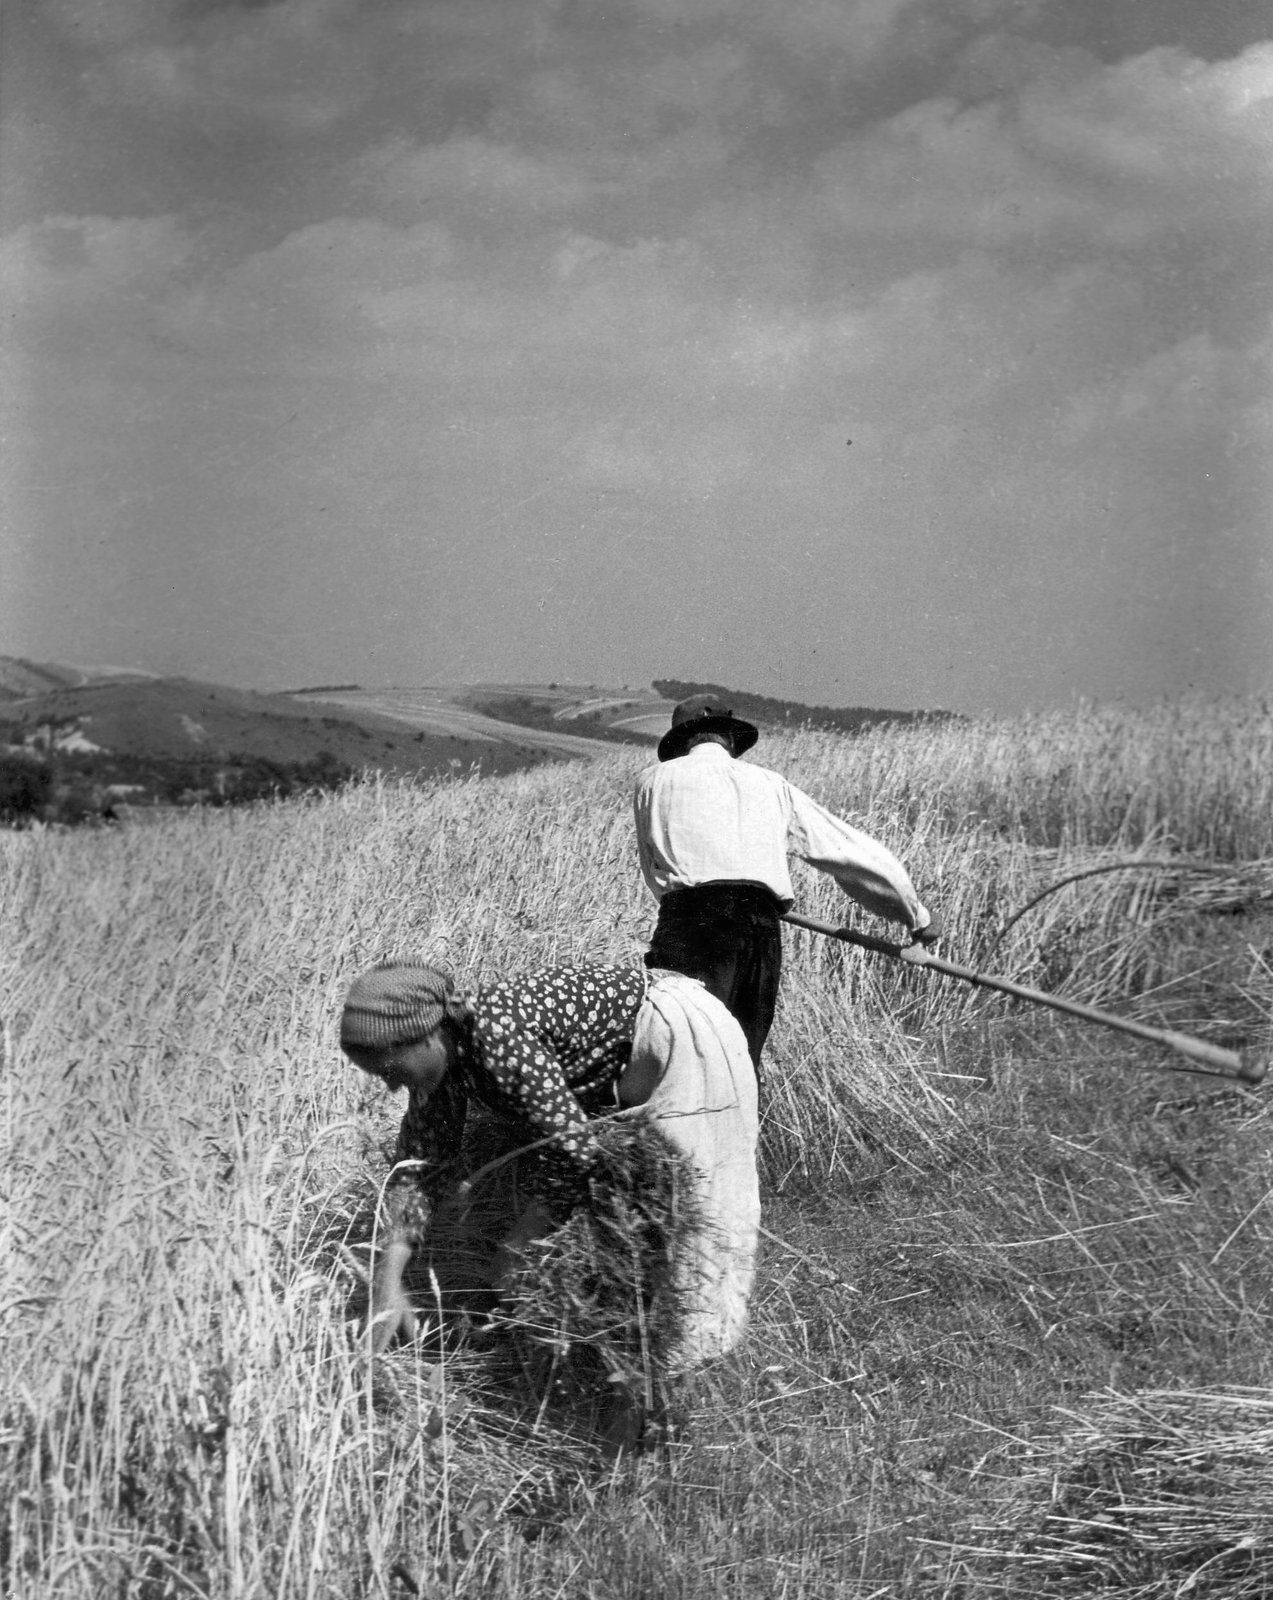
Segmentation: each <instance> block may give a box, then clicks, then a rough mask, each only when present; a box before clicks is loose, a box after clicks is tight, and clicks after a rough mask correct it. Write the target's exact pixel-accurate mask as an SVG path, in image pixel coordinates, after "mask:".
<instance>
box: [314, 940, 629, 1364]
mask: <svg viewBox="0 0 1273 1600" xmlns="http://www.w3.org/2000/svg"><path fill="white" fill-rule="evenodd" d="M646 983H647V979H646V975H645V974H644V973H643V972H642V971H641V970H640V969H639V968H637V967H560V968H551V969H548V970H545V971H542V972H536V973H531V974H528V975H527V976H526V977H523V978H517V979H513V980H509V981H504V982H500V983H493V984H490V985H487V986H485V987H483V988H480V989H476V990H472V991H466V992H462V993H457V992H456V991H455V990H454V989H453V988H452V986H451V982H450V980H449V979H448V978H447V976H446V975H445V974H444V973H442V972H439V971H438V970H437V969H436V968H435V967H430V966H425V965H423V964H419V963H413V962H390V963H387V964H385V965H382V966H378V967H373V968H372V969H371V970H370V971H369V972H364V973H363V974H362V975H361V976H360V977H359V978H357V979H355V981H354V983H353V985H352V987H351V988H350V991H349V996H348V998H347V1000H346V1002H345V1009H344V1012H343V1014H342V1016H341V1022H340V1046H341V1049H342V1050H343V1051H344V1052H345V1054H346V1055H347V1056H348V1057H349V1059H350V1060H351V1061H352V1062H353V1063H354V1065H355V1066H357V1067H360V1068H361V1069H362V1070H363V1071H364V1072H367V1073H370V1074H372V1075H373V1076H374V1077H377V1078H380V1079H381V1080H382V1081H383V1082H384V1083H385V1084H386V1085H387V1087H388V1088H390V1089H406V1090H407V1094H408V1099H407V1111H406V1115H405V1116H404V1117H403V1119H402V1126H401V1127H400V1129H399V1130H398V1143H397V1148H396V1149H395V1152H394V1171H393V1172H392V1174H391V1175H390V1178H389V1183H388V1186H387V1189H386V1194H385V1212H386V1232H385V1235H384V1238H385V1243H384V1246H383V1248H382V1250H381V1252H380V1256H379V1259H378V1260H377V1262H376V1268H375V1273H374V1277H373V1281H372V1290H371V1307H370V1312H369V1318H368V1320H369V1324H370V1328H371V1341H372V1349H373V1350H376V1351H379V1350H383V1349H384V1348H385V1346H386V1345H388V1344H389V1343H390V1342H391V1341H392V1340H393V1339H394V1338H395V1337H396V1336H397V1335H399V1334H401V1335H403V1336H404V1337H408V1338H409V1337H410V1336H411V1335H412V1334H413V1333H414V1331H415V1312H414V1310H413V1308H412V1305H411V1302H410V1300H409V1298H408V1296H407V1293H406V1290H405V1289H404V1287H403V1281H402V1280H403V1273H404V1271H405V1269H406V1267H407V1264H408V1262H409V1261H410V1259H411V1256H412V1254H413V1252H414V1251H415V1249H416V1247H417V1246H418V1245H419V1244H420V1243H421V1242H422V1240H423V1238H424V1235H425V1232H426V1230H427V1228H428V1225H429V1221H430V1218H431V1217H432V1215H433V1212H434V1209H435V1208H436V1206H437V1203H438V1201H439V1199H440V1197H441V1195H442V1194H443V1193H444V1192H445V1190H446V1189H447V1188H448V1187H449V1186H450V1185H451V1184H452V1183H453V1182H454V1181H455V1179H456V1177H457V1176H458V1170H457V1168H458V1160H459V1155H460V1144H461V1140H462V1138H463V1134H464V1122H465V1116H466V1113H467V1110H468V1103H469V1100H470V1099H476V1100H478V1101H480V1102H481V1103H482V1104H483V1105H484V1106H486V1107H488V1108H489V1109H490V1110H491V1111H493V1112H495V1113H496V1114H497V1115H499V1116H500V1117H502V1118H504V1119H505V1120H506V1121H510V1122H512V1123H513V1124H514V1125H520V1127H519V1132H520V1133H521V1134H522V1135H523V1138H522V1142H523V1143H525V1144H532V1143H534V1142H535V1141H537V1140H541V1139H545V1138H548V1139H550V1140H551V1143H550V1144H549V1145H548V1146H547V1147H545V1148H544V1149H543V1150H542V1152H541V1153H539V1154H538V1159H537V1161H536V1176H537V1180H538V1181H537V1184H536V1187H537V1189H538V1190H539V1193H540V1195H541V1205H542V1211H541V1212H540V1220H541V1221H542V1223H548V1222H560V1221H564V1220H565V1218H566V1217H567V1216H568V1215H569V1214H570V1211H571V1209H572V1208H573V1206H574V1205H575V1204H576V1203H578V1202H579V1201H580V1200H581V1199H583V1198H584V1197H585V1196H586V1194H587V1189H588V1178H589V1175H590V1173H591V1171H592V1169H593V1167H594V1165H595V1163H596V1160H597V1157H598V1154H599V1151H598V1147H597V1143H596V1136H595V1134H594V1133H593V1131H592V1129H591V1128H590V1127H589V1125H588V1118H589V1116H590V1115H592V1116H596V1115H598V1114H599V1113H601V1112H604V1111H611V1110H613V1109H615V1107H616V1106H617V1105H618V1104H620V1103H630V1101H628V1100H627V1099H626V1098H625V1099H623V1100H622V1101H621V1099H620V1095H619V1089H618V1084H619V1079H620V1077H621V1076H622V1074H623V1071H624V1069H625V1068H626V1067H627V1065H628V1063H629V1061H630V1059H631V1055H632V1037H633V1032H634V1030H635V1027H636V1019H637V1013H638V1012H639V1011H640V1009H641V1006H642V1002H643V1001H644V999H645V993H646ZM645 1092H648V1090H646V1091H645ZM535 1225H536V1224H535V1223H534V1222H530V1223H528V1225H527V1227H526V1228H525V1229H523V1230H522V1231H523V1232H524V1233H525V1234H526V1235H527V1236H529V1235H530V1234H531V1233H532V1232H533V1231H534V1227H535Z"/></svg>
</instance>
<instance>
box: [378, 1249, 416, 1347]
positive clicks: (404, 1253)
mask: <svg viewBox="0 0 1273 1600" xmlns="http://www.w3.org/2000/svg"><path fill="white" fill-rule="evenodd" d="M410 1259H411V1246H410V1245H407V1244H397V1243H394V1244H390V1245H388V1246H386V1248H385V1251H384V1253H383V1255H382V1256H381V1258H380V1260H379V1262H378V1263H377V1264H376V1276H375V1280H374V1282H373V1283H372V1286H371V1306H370V1308H369V1309H368V1313H367V1327H368V1330H369V1332H370V1334H371V1353H372V1355H379V1354H380V1352H381V1351H382V1350H386V1349H388V1347H389V1346H390V1345H391V1344H392V1343H393V1341H394V1340H395V1339H397V1338H399V1337H401V1338H403V1339H414V1338H415V1334H416V1314H415V1307H414V1306H413V1305H412V1304H411V1301H410V1299H409V1298H408V1295H407V1291H406V1290H405V1289H404V1288H403V1287H402V1274H403V1270H404V1269H405V1267H406V1264H407V1262H408V1261H409V1260H410Z"/></svg>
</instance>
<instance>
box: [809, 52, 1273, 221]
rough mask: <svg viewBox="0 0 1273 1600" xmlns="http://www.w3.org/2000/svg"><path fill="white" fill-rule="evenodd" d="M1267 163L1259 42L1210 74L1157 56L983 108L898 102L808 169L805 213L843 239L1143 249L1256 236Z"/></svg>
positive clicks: (1271, 111) (1272, 143) (1268, 105)
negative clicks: (1195, 239)
mask: <svg viewBox="0 0 1273 1600" xmlns="http://www.w3.org/2000/svg"><path fill="white" fill-rule="evenodd" d="M1271 156H1273V45H1269V46H1259V47H1253V48H1252V49H1251V50H1250V51H1248V52H1247V53H1246V55H1245V56H1243V57H1241V58H1240V59H1239V60H1237V61H1234V62H1221V63H1217V64H1215V65H1213V66H1205V65H1203V64H1202V63H1201V62H1197V61H1193V60H1191V59H1189V58H1187V57H1184V56H1182V55H1181V54H1180V53H1179V52H1176V51H1171V50H1158V51H1154V52H1152V53H1151V54H1150V55H1147V56H1142V57H1139V58H1136V59H1134V60H1131V61H1128V62H1123V63H1120V64H1118V65H1117V66H1112V67H1100V66H1097V65H1095V64H1092V67H1091V70H1090V71H1089V72H1087V73H1086V74H1085V75H1082V76H1079V75H1076V74H1075V73H1074V72H1072V71H1071V72H1069V73H1067V74H1066V75H1065V76H1064V78H1063V79H1061V80H1059V81H1058V80H1057V79H1055V78H1042V79H1037V80H1034V81H1032V82H1030V83H1027V84H1025V85H1022V86H1020V87H1019V88H1018V89H1016V90H1014V91H1013V92H1012V93H1010V94H1007V95H1004V96H1002V97H1000V98H997V99H994V100H991V101H989V102H987V103H984V104H981V105H975V106H965V105H962V104H960V103H959V102H957V101H954V100H950V99H942V100H930V101H926V102H924V103H922V104H919V105H916V106H912V107H910V108H908V109H907V110H906V111H905V112H903V113H901V114H899V115H897V116H895V117H893V118H892V119H890V120H889V121H888V122H887V123H885V124H883V125H882V126H880V127H877V128H873V129H870V130H868V131H866V132H864V133H862V134H857V135H853V136H851V137H849V138H848V139H846V140H845V141H844V142H843V143H842V144H841V145H840V146H839V147H838V148H837V149H836V150H834V151H832V152H829V153H828V154H827V155H826V156H824V157H822V158H821V159H820V160H819V162H818V163H817V165H816V169H815V175H814V186H813V196H812V204H813V205H814V206H816V207H817V208H818V209H819V210H820V211H821V212H822V215H823V218H824V220H825V223H826V225H827V226H829V227H832V228H835V229H836V230H837V231H844V232H858V233H861V232H884V233H888V234H889V235H890V236H896V235H897V234H898V233H899V232H902V233H909V234H912V235H915V234H923V235H925V236H928V237H933V236H945V237H947V238H949V239H951V240H952V241H956V242H966V243H969V244H975V245H978V246H980V247H987V248H989V247H1012V246H1017V245H1026V244H1028V245H1030V246H1031V247H1033V248H1035V249H1037V248H1039V247H1040V246H1041V245H1044V244H1045V243H1047V242H1049V241H1051V242H1052V243H1053V245H1054V246H1064V247H1069V248H1086V249H1091V248H1099V247H1114V248H1116V249H1123V248H1129V247H1137V246H1139V247H1144V246H1149V245H1154V244H1156V243H1157V242H1158V241H1159V240H1160V239H1161V237H1162V235H1163V234H1164V233H1165V232H1172V233H1175V234H1179V233H1180V232H1181V230H1183V229H1186V228H1199V229H1201V228H1204V227H1206V228H1210V227H1214V226H1217V225H1218V226H1222V227H1224V228H1225V229H1226V231H1229V232H1233V231H1235V230H1236V231H1241V230H1243V229H1246V228H1251V227H1253V226H1254V227H1256V228H1267V226H1268V223H1269V220H1270V216H1271V214H1273V210H1271V208H1270V204H1269V198H1268V197H1269V183H1270V179H1273V159H1271Z"/></svg>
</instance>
